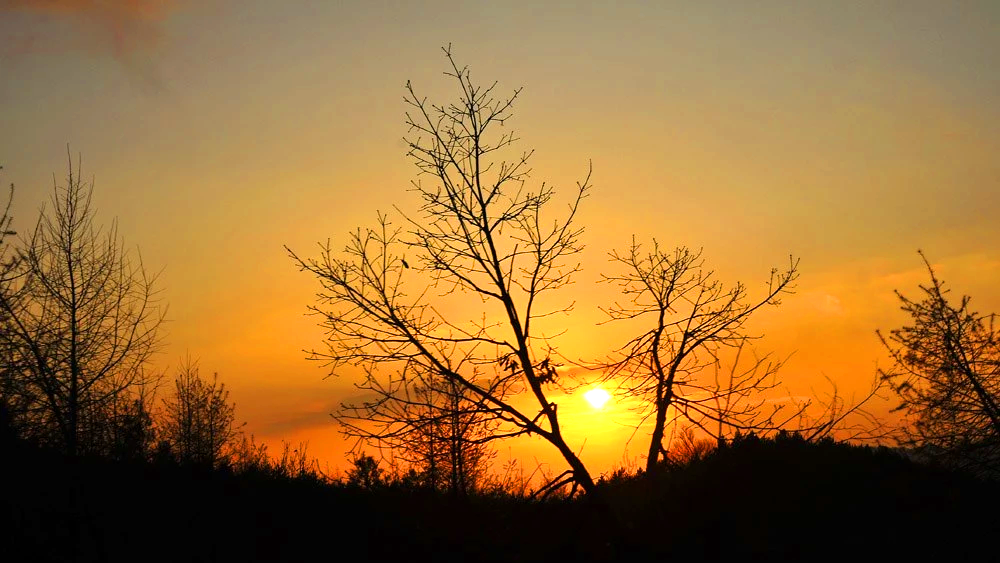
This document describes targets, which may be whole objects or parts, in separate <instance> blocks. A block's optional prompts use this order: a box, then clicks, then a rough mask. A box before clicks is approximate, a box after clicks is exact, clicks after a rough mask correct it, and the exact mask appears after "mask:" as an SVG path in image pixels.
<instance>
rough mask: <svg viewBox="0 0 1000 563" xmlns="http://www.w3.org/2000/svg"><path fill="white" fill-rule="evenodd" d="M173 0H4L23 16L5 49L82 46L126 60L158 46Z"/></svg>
mask: <svg viewBox="0 0 1000 563" xmlns="http://www.w3.org/2000/svg"><path fill="white" fill-rule="evenodd" d="M176 5H177V3H176V2H174V1H172V0H0V13H2V14H6V15H7V16H8V17H11V16H17V17H18V19H19V20H20V21H19V22H18V23H19V25H18V26H17V30H16V31H11V32H10V33H11V37H9V38H8V39H9V40H8V41H7V42H6V45H5V46H4V47H3V49H4V50H5V51H6V53H7V54H15V55H16V54H30V53H63V52H74V51H83V52H89V53H98V54H110V55H112V56H113V57H115V58H117V59H124V58H127V57H130V56H132V55H134V54H135V53H140V52H147V51H148V50H150V49H152V48H154V47H156V46H157V45H158V44H159V42H160V40H161V38H162V35H163V32H162V28H161V24H162V22H163V20H164V19H165V18H166V17H167V16H168V15H169V14H170V13H171V12H172V11H173V9H174V8H175V7H176Z"/></svg>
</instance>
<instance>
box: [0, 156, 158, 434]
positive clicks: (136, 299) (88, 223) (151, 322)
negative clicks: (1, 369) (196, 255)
mask: <svg viewBox="0 0 1000 563" xmlns="http://www.w3.org/2000/svg"><path fill="white" fill-rule="evenodd" d="M92 194H93V183H92V182H90V183H87V182H84V181H83V179H82V178H81V176H80V164H79V161H78V162H77V167H76V170H75V171H74V169H73V162H72V160H71V159H70V161H69V172H68V176H67V179H66V184H65V185H64V186H60V185H58V183H55V186H54V190H53V195H52V206H51V208H49V209H43V210H42V212H41V215H40V217H39V219H38V223H37V224H36V226H35V228H34V230H33V231H32V232H31V234H30V235H28V236H26V237H22V239H21V243H20V248H19V249H18V251H17V258H18V268H19V272H18V273H19V277H17V278H16V280H14V281H13V282H12V283H10V284H8V286H7V287H5V288H4V291H3V292H0V311H2V319H3V331H2V333H3V338H4V346H5V348H6V349H7V351H8V355H7V357H6V358H5V360H6V362H5V366H6V369H8V370H10V372H11V377H12V378H13V379H14V385H13V387H14V390H15V392H16V393H17V399H18V401H19V403H20V405H19V408H20V409H21V411H20V413H19V416H21V417H23V418H24V419H25V420H26V421H27V423H28V425H29V427H30V428H31V429H32V430H31V431H32V432H34V433H35V434H36V435H37V436H38V437H39V438H41V439H45V440H49V441H52V442H54V443H55V444H57V445H58V446H60V447H62V448H64V449H65V450H66V451H67V452H69V453H71V454H76V453H78V452H80V451H86V450H89V449H93V448H94V447H97V444H98V443H99V442H100V439H99V436H100V435H101V434H102V433H103V429H102V426H103V425H105V424H107V423H108V420H106V417H105V416H104V414H105V413H109V412H113V411H114V409H112V408H110V406H111V405H112V403H114V402H115V401H120V400H122V399H123V397H125V396H127V395H129V394H130V393H134V392H136V391H137V390H139V389H141V388H142V387H143V386H145V385H148V384H150V383H152V382H153V381H154V380H155V379H156V375H157V374H156V373H154V372H152V371H150V369H149V365H148V362H149V359H150V357H151V355H152V354H153V353H154V352H155V351H156V350H157V346H158V344H159V342H160V339H159V336H158V335H159V330H158V329H159V328H160V325H161V323H162V321H163V315H164V314H165V309H164V308H163V307H161V306H160V305H159V303H158V300H157V295H156V291H155V282H156V276H155V275H152V276H151V275H149V274H148V273H147V272H146V270H145V268H144V267H143V264H142V260H141V259H140V258H139V257H138V256H136V257H135V258H133V257H132V256H131V255H130V253H129V252H128V251H127V250H126V248H125V245H124V242H123V240H122V239H121V237H120V236H119V235H118V229H117V224H116V223H115V222H112V224H111V227H110V228H109V229H107V230H106V231H102V229H101V228H100V227H98V226H96V225H94V209H93V208H92V207H91V197H92Z"/></svg>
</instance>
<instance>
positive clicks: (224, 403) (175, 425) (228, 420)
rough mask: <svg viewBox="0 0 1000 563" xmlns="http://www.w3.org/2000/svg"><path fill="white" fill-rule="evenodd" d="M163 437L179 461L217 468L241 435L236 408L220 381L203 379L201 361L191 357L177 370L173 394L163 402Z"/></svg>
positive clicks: (214, 375) (214, 377)
mask: <svg viewBox="0 0 1000 563" xmlns="http://www.w3.org/2000/svg"><path fill="white" fill-rule="evenodd" d="M163 405H164V412H163V422H162V427H161V438H162V439H164V440H166V442H167V443H169V444H170V450H171V452H173V454H174V456H176V458H177V459H178V460H179V461H182V462H185V463H196V464H200V465H207V466H210V467H214V466H215V465H217V464H218V463H219V462H221V461H223V459H224V457H225V448H227V447H229V446H232V445H233V441H234V440H235V439H236V437H237V435H238V429H237V428H236V427H235V426H234V421H235V420H236V414H235V411H236V405H234V404H232V403H230V402H229V391H228V390H227V389H226V385H225V384H224V383H221V382H219V375H218V374H212V380H211V381H206V380H205V379H202V377H201V375H200V373H199V370H198V364H197V362H194V361H192V360H191V358H187V359H186V360H185V361H184V363H182V364H181V365H180V367H179V368H178V370H177V375H176V377H175V378H174V393H173V395H171V396H169V397H167V398H165V399H164V400H163Z"/></svg>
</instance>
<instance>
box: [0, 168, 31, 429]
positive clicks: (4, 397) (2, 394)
mask: <svg viewBox="0 0 1000 563" xmlns="http://www.w3.org/2000/svg"><path fill="white" fill-rule="evenodd" d="M0 170H3V166H0ZM13 202H14V184H11V185H10V190H9V191H8V192H7V203H6V204H5V205H4V208H3V214H2V215H0V296H3V295H8V294H9V292H10V287H11V286H12V285H13V284H14V282H15V280H16V278H17V277H18V275H19V274H18V272H19V268H18V264H19V260H18V255H17V253H16V252H13V251H11V244H10V242H9V240H10V238H11V237H13V236H15V235H16V234H17V233H16V232H14V230H13V229H12V224H13V221H14V217H13V215H11V213H10V207H11V204H12V203H13ZM7 318H8V317H7V314H6V313H5V312H4V310H3V309H2V308H0V327H4V326H6V320H7ZM12 357H13V349H12V347H11V343H10V340H9V339H8V338H7V337H6V334H3V335H2V336H0V441H3V440H5V439H11V438H14V437H18V436H20V434H21V430H20V428H19V423H20V422H22V420H19V418H20V417H18V416H17V413H21V412H23V411H24V410H25V406H24V404H22V403H23V402H24V398H23V396H22V393H21V392H20V390H19V388H18V386H17V383H18V379H17V378H16V377H14V376H15V374H16V372H17V370H16V366H14V365H13V362H12V361H10V358H12Z"/></svg>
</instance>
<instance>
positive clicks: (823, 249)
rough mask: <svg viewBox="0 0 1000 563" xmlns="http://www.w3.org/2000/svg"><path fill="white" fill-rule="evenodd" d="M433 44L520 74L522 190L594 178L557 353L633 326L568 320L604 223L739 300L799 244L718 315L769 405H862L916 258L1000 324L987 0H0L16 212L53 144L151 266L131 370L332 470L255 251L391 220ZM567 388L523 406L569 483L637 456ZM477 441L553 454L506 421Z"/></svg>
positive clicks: (317, 385)
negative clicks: (151, 375)
mask: <svg viewBox="0 0 1000 563" xmlns="http://www.w3.org/2000/svg"><path fill="white" fill-rule="evenodd" d="M449 43H450V44H451V45H452V48H453V52H454V55H455V57H456V60H458V61H459V62H460V63H461V64H467V65H469V68H470V70H471V73H472V77H473V80H476V81H480V82H481V83H485V84H492V82H493V81H494V80H496V81H498V85H497V88H498V92H500V93H506V92H511V91H513V90H514V89H516V88H518V87H522V86H523V87H524V90H523V92H521V95H520V97H519V98H518V101H517V104H516V105H515V107H514V117H513V119H511V120H510V122H509V123H505V127H510V128H512V130H514V131H516V132H517V135H518V136H519V138H520V139H521V143H520V145H519V146H520V147H521V148H523V149H525V150H530V149H534V150H535V154H534V156H533V158H532V170H533V172H532V179H531V180H530V181H529V184H530V185H531V186H532V187H537V186H538V185H540V184H541V183H542V182H543V181H544V182H545V183H546V184H547V185H550V184H551V185H554V186H556V188H557V189H563V190H564V191H562V192H560V193H564V194H565V193H568V190H571V189H572V188H573V187H574V186H575V183H576V182H577V181H579V180H581V179H582V177H583V176H585V175H586V173H587V169H588V163H592V165H593V175H592V178H591V181H592V183H593V185H594V190H593V193H592V196H591V197H589V198H587V199H586V200H585V201H584V203H583V206H582V208H581V213H580V216H579V217H578V220H579V222H580V223H579V224H580V225H582V226H585V227H586V232H585V235H584V242H585V243H586V245H587V249H586V251H585V252H584V253H583V255H582V257H581V260H582V272H581V273H580V275H578V276H577V277H576V279H575V283H574V284H573V285H571V286H570V287H569V288H567V289H566V290H565V293H564V295H565V301H566V303H567V304H568V303H573V311H572V312H571V313H570V314H568V315H566V316H563V317H559V318H558V319H547V320H546V321H545V322H544V323H542V325H540V326H541V328H542V329H544V330H543V332H544V333H545V334H544V336H552V337H553V342H552V343H553V345H554V346H556V347H557V348H558V351H559V353H560V354H562V355H563V356H565V357H566V358H568V360H567V362H566V364H567V365H569V362H570V361H572V362H580V363H585V362H589V361H600V360H602V359H604V358H605V356H606V355H607V354H608V353H610V352H611V351H612V350H613V349H615V348H616V347H618V346H620V345H622V344H623V343H624V340H625V339H627V338H629V337H631V335H628V334H623V333H622V332H621V330H622V329H620V328H618V327H617V326H616V325H615V324H600V325H599V324H598V323H600V322H601V321H603V320H605V319H606V316H605V314H604V313H602V311H601V308H602V307H604V308H606V307H607V306H608V304H609V303H610V302H611V301H612V300H614V299H615V298H616V296H615V295H614V293H613V288H612V287H610V286H608V284H601V283H598V282H599V281H600V280H601V274H602V273H606V272H605V269H606V268H608V267H609V263H608V260H607V254H608V252H609V251H611V250H612V249H621V248H623V247H625V246H627V245H628V244H629V242H630V241H631V240H632V236H633V235H635V236H636V237H638V238H639V239H641V240H648V239H650V238H652V237H655V238H656V239H657V240H658V241H659V243H660V244H661V245H665V246H666V247H668V248H673V247H675V246H680V245H687V246H690V247H692V248H695V249H698V248H701V249H703V255H704V258H705V259H706V263H707V264H708V266H709V267H711V268H713V269H714V270H715V271H716V275H717V276H718V277H719V279H721V280H722V281H724V282H725V283H727V284H733V283H735V282H737V281H743V282H745V283H746V284H747V285H748V288H749V292H750V294H751V296H754V295H759V293H760V292H761V291H763V290H764V289H765V282H766V281H767V279H768V274H769V272H770V269H771V268H772V267H781V266H783V265H786V264H787V263H788V259H789V255H794V256H795V257H798V258H801V263H800V270H801V278H800V279H799V280H798V284H797V288H796V291H795V293H794V294H792V295H788V296H785V297H784V298H783V299H782V303H781V305H780V306H779V307H776V308H767V309H766V310H763V311H761V312H760V313H759V314H758V315H757V316H755V317H753V318H752V320H751V321H750V322H749V323H748V325H747V327H746V328H747V330H748V331H749V332H750V333H751V334H762V335H764V337H763V338H762V339H760V340H758V341H755V343H754V346H755V347H756V349H757V350H758V351H759V353H760V354H765V353H771V354H773V356H774V357H775V358H779V359H787V362H786V363H785V365H784V367H783V368H782V370H781V372H780V377H781V379H782V381H783V382H784V384H783V385H782V386H781V393H779V394H778V395H780V396H789V395H791V396H800V395H812V394H818V395H822V394H824V393H827V392H829V391H830V388H831V387H830V385H831V383H830V382H834V383H835V384H836V386H837V388H838V391H839V393H841V394H842V395H844V396H846V397H847V398H850V397H851V396H852V395H856V394H861V393H863V392H865V391H866V390H867V386H868V384H869V383H870V381H871V378H872V376H873V374H874V373H875V369H876V366H877V365H881V363H882V362H885V361H886V354H885V352H884V351H883V349H882V348H881V345H880V343H879V341H878V339H877V337H876V335H875V330H876V329H879V328H881V329H890V328H893V327H895V326H898V325H899V324H900V323H902V322H903V321H904V320H905V317H904V315H903V314H902V313H901V312H900V311H899V309H898V304H897V298H896V296H895V295H894V293H893V291H894V290H897V289H898V290H900V291H902V292H903V293H908V294H914V293H915V292H916V291H917V288H918V284H920V283H923V282H924V281H925V276H926V270H925V269H924V266H923V263H922V262H921V260H920V257H919V256H918V254H917V250H918V249H922V250H923V251H924V253H925V254H926V256H927V257H928V259H929V260H930V261H931V262H932V263H933V264H934V265H935V267H936V268H937V273H938V274H939V275H940V277H941V278H942V279H944V280H945V281H946V284H947V285H948V287H951V288H952V289H953V291H954V292H955V293H956V294H968V295H971V296H972V297H973V300H972V305H973V307H972V308H973V309H975V310H978V311H980V312H991V311H1000V291H998V289H997V288H1000V221H997V218H998V216H1000V159H998V158H997V155H998V154H1000V65H998V64H997V53H1000V3H997V2H962V3H950V2H938V1H936V0H927V1H913V2H905V3H890V2H833V1H831V2H791V1H789V2H755V3H742V2H607V3H584V4H581V3H577V2H510V3H504V4H503V5H498V4H496V3H492V2H478V1H472V2H412V3H401V2H360V1H359V2H271V1H239V2H236V1H214V2H213V1H206V2H184V1H176V2H169V1H160V2H141V1H139V2H124V1H122V2H111V1H109V2H84V1H82V0H79V1H71V0H64V1H60V2H48V3H46V2H41V3H32V2H20V1H0V77H2V78H0V123H2V124H3V134H2V135H0V164H2V165H3V167H4V170H3V172H2V173H0V180H2V181H3V182H4V183H5V184H6V183H10V182H13V183H14V184H15V186H16V192H15V196H14V204H13V207H12V212H13V214H14V216H15V222H14V226H15V228H16V229H18V230H19V231H24V230H25V229H30V226H31V225H32V224H33V222H34V221H35V220H36V218H37V213H38V211H39V209H40V208H41V207H42V206H43V205H46V202H47V201H48V198H49V195H50V193H51V189H52V184H53V176H55V177H56V179H57V180H60V179H61V178H62V177H64V176H65V171H66V147H67V144H68V145H69V147H70V151H71V152H72V154H73V155H74V157H75V155H77V154H79V155H81V156H82V165H83V173H84V176H86V177H88V178H89V177H92V178H93V179H94V181H95V192H94V205H95V206H96V207H97V209H98V215H97V217H98V221H99V222H101V223H105V224H107V223H110V221H111V220H112V219H114V218H117V220H118V228H119V231H120V232H121V233H122V234H123V235H124V236H125V238H126V243H127V244H129V245H132V246H134V247H137V248H138V249H140V250H141V255H142V260H143V263H144V264H145V266H146V267H147V269H149V270H151V271H161V270H162V273H161V277H160V280H161V284H162V285H161V287H162V289H163V291H162V294H161V298H162V300H163V301H164V302H165V303H168V304H169V314H168V318H169V322H168V324H167V325H166V327H165V328H166V343H167V345H166V346H165V348H164V350H163V352H162V353H161V354H160V355H159V356H157V358H156V360H155V361H156V364H157V366H158V367H159V368H160V369H162V370H165V371H166V372H167V373H168V374H170V373H171V372H172V370H173V369H174V368H175V367H176V366H177V364H178V363H179V361H180V359H181V358H182V357H184V356H185V355H186V354H190V355H191V356H192V357H194V358H197V359H198V360H199V363H200V366H201V367H202V370H203V371H205V372H207V373H212V372H218V374H219V377H220V379H221V380H222V381H224V382H225V383H226V384H227V386H228V387H229V388H230V389H231V392H232V394H231V397H232V398H233V399H234V400H235V402H236V408H237V411H236V412H237V417H238V419H239V420H241V421H246V423H247V424H246V430H247V431H248V432H252V433H253V434H254V435H255V436H257V437H258V438H259V439H263V440H265V441H267V442H268V443H270V444H274V445H275V446H277V444H279V443H280V441H281V440H287V441H290V442H293V443H298V442H301V441H308V442H309V450H310V452H311V453H312V454H313V455H315V456H317V457H319V458H320V459H321V461H322V462H323V463H324V464H326V463H328V464H329V466H330V467H331V468H334V469H336V468H341V469H342V468H344V467H345V466H346V464H347V462H346V461H345V457H344V455H345V452H346V451H347V450H348V448H349V447H350V444H349V443H348V442H347V441H345V440H344V439H343V438H341V437H340V435H339V433H338V431H337V427H336V424H335V423H334V421H333V420H332V419H331V417H330V413H331V412H333V411H335V410H336V409H337V408H338V405H340V404H341V403H342V402H344V401H350V400H352V399H355V398H356V389H355V388H354V382H355V380H353V379H352V377H354V376H355V375H356V374H355V373H353V372H345V373H344V374H342V375H334V376H330V377H327V376H328V370H327V369H326V368H325V367H324V366H322V365H321V364H320V363H319V362H310V361H308V360H307V359H306V357H307V352H306V351H305V350H312V349H319V350H322V349H323V346H324V344H323V338H324V334H323V331H322V330H321V329H320V328H319V327H318V326H317V323H318V322H319V319H317V318H316V317H313V316H308V315H306V307H307V306H308V305H311V304H314V303H315V295H316V293H317V291H318V290H319V287H318V284H317V282H316V280H315V279H314V278H313V277H310V276H309V275H307V274H304V273H301V272H299V271H297V269H296V267H295V265H294V264H293V263H292V261H291V260H290V259H289V257H288V256H287V254H286V252H285V250H284V246H285V245H287V246H288V247H290V248H292V249H295V250H296V252H298V253H300V254H302V255H305V256H310V255H318V252H319V246H318V245H317V243H318V242H324V243H325V242H326V241H327V240H328V239H329V240H330V241H331V244H332V246H333V247H335V248H337V247H342V246H343V245H344V244H345V243H346V240H347V239H346V236H347V235H348V234H349V233H350V232H351V231H353V230H354V229H356V228H358V227H364V226H370V225H373V224H374V221H375V219H376V212H378V211H387V212H388V211H392V210H393V208H394V206H398V207H399V208H400V209H403V210H413V209H415V208H416V206H417V204H418V202H417V201H415V199H414V196H413V194H412V193H410V192H408V191H407V189H408V187H409V186H410V181H411V180H413V179H414V178H415V177H416V168H415V167H414V166H413V164H412V162H411V161H410V160H408V159H407V158H406V145H405V143H404V141H403V140H402V138H403V136H404V134H406V127H405V124H404V112H405V111H406V109H407V107H406V106H405V105H404V103H403V94H404V86H405V84H406V82H407V81H408V80H409V81H412V83H413V85H414V88H415V89H416V91H417V92H419V93H421V94H423V95H426V96H428V97H429V99H431V100H432V101H435V102H439V103H449V102H452V101H454V100H455V99H456V97H455V96H456V92H455V91H454V89H453V88H452V87H451V85H450V83H449V82H448V81H447V80H446V78H445V77H444V76H443V75H442V72H443V71H444V70H445V68H446V64H447V61H446V59H445V58H444V56H443V54H442V51H441V47H442V46H443V45H447V44H449ZM60 181H61V180H60ZM560 205H561V203H560ZM459 312H460V311H459ZM572 373H573V374H574V375H575V376H576V377H578V378H580V379H581V380H582V382H581V385H582V386H581V387H580V390H579V391H578V392H576V393H572V394H570V391H571V389H570V388H569V387H567V392H566V393H567V394H563V393H562V392H560V393H557V396H555V397H553V400H555V401H556V402H558V403H559V405H560V408H559V414H560V419H561V420H562V421H563V422H562V424H563V426H564V427H565V432H566V435H567V437H568V440H569V441H570V443H571V446H572V447H573V448H574V449H575V450H578V451H580V452H582V453H581V457H582V459H583V460H584V461H585V462H587V463H588V464H589V465H591V466H592V467H593V469H592V471H593V473H594V474H595V475H599V474H600V473H602V472H606V471H608V470H610V469H612V468H614V467H616V466H618V465H620V464H621V463H623V461H627V460H634V459H636V458H638V457H640V456H641V455H643V454H644V453H645V452H644V449H643V445H642V444H641V439H640V438H639V436H641V435H642V432H641V430H640V432H638V433H636V434H637V437H636V438H634V439H633V442H631V443H630V442H628V440H629V439H630V437H631V436H632V435H633V431H634V429H635V426H636V424H638V421H639V417H640V415H639V414H636V413H633V412H631V411H629V410H628V405H627V404H626V403H625V402H622V401H619V400H618V398H617V395H616V396H615V399H614V400H611V401H610V402H608V398H609V397H608V395H607V392H605V394H604V396H603V397H597V396H596V395H594V394H596V393H598V392H599V391H602V390H600V389H593V390H592V391H590V393H588V394H587V395H586V396H585V397H586V400H584V395H583V392H584V391H585V390H587V389H592V386H591V385H590V382H588V381H587V378H588V377H591V375H593V376H594V377H596V375H597V374H588V373H587V372H585V371H583V370H580V369H578V368H576V369H574V370H572ZM608 390H611V389H610V388H609V389H608ZM602 398H603V401H602V400H599V399H602ZM605 402H606V403H607V404H604V403H605ZM891 406H892V402H891V401H886V402H882V403H880V404H879V405H878V407H877V408H878V410H880V411H881V412H884V413H887V412H888V410H889V408H890V407H891ZM498 449H499V452H500V453H499V457H498V459H500V460H503V459H507V458H508V456H513V457H517V458H521V459H522V460H523V461H524V463H525V464H526V465H528V466H532V465H534V464H535V463H536V462H544V463H551V464H552V465H553V467H556V468H558V470H559V471H561V470H562V469H563V467H562V465H561V463H562V462H561V461H560V459H559V457H558V453H556V452H553V451H549V449H547V448H546V447H545V446H544V445H543V444H541V442H540V441H536V440H535V439H534V438H524V439H519V440H518V441H514V442H513V443H507V444H504V445H501V446H499V448H498Z"/></svg>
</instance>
